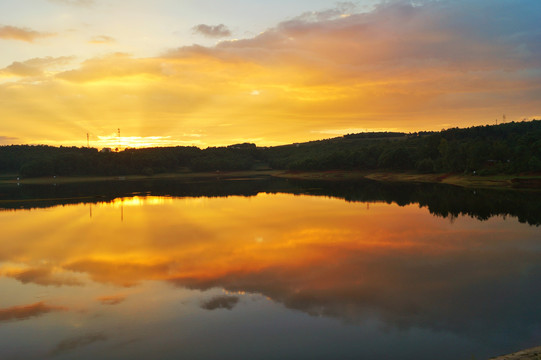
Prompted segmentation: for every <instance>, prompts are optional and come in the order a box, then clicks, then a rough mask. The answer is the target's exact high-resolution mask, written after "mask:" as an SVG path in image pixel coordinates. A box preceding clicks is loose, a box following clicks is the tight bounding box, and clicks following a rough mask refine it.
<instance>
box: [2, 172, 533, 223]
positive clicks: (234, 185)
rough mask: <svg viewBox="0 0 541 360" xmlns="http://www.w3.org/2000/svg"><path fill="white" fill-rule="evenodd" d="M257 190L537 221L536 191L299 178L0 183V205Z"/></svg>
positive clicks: (453, 214) (40, 205) (34, 205)
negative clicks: (47, 183)
mask: <svg viewBox="0 0 541 360" xmlns="http://www.w3.org/2000/svg"><path fill="white" fill-rule="evenodd" d="M258 193H291V194H306V195H315V196H331V197H336V198H341V199H345V200H346V201H355V202H357V201H358V202H386V203H389V204H390V203H396V204H398V205H399V206H405V205H409V204H419V206H421V207H427V208H428V209H429V211H430V212H431V213H432V214H434V215H437V216H442V217H446V218H447V217H449V218H451V219H454V218H456V217H458V216H460V215H469V216H471V217H474V218H476V219H479V220H486V219H489V218H491V217H493V216H513V217H517V218H518V219H519V221H521V222H527V223H528V224H530V225H540V224H541V193H540V192H533V191H517V190H512V191H509V190H491V189H477V190H473V189H466V188H461V187H456V186H450V185H441V184H412V183H382V182H376V181H368V180H363V181H332V182H331V181H305V180H286V179H277V178H269V177H265V178H254V179H241V180H239V179H212V180H209V179H202V180H199V181H198V180H190V181H187V180H165V179H159V180H158V179H157V180H146V181H112V182H92V183H84V184H62V185H55V186H52V185H26V186H19V187H14V186H4V187H1V188H0V209H5V210H8V209H32V208H44V207H51V206H57V205H65V204H78V203H98V202H108V201H112V200H114V199H116V198H121V197H131V196H170V197H223V196H255V195H257V194H258Z"/></svg>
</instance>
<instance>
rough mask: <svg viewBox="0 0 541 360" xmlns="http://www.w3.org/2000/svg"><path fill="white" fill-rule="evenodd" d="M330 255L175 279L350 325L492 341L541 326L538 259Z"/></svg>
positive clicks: (517, 255)
mask: <svg viewBox="0 0 541 360" xmlns="http://www.w3.org/2000/svg"><path fill="white" fill-rule="evenodd" d="M344 250H346V249H344ZM329 255H330V256H332V257H333V259H334V260H333V261H328V262H321V263H317V264H311V266H309V267H302V268H287V267H274V268H268V269H262V270H257V271H252V272H246V271H243V272H233V273H228V274H225V275H221V276H218V277H215V278H212V279H209V278H200V279H198V278H177V279H174V280H171V281H172V282H173V283H174V284H176V285H178V286H181V287H188V288H190V289H200V290H207V289H211V288H214V287H223V288H225V289H226V290H229V291H246V292H249V293H260V294H263V295H265V296H267V297H269V298H271V299H272V300H274V301H276V302H279V303H282V304H284V305H285V306H286V307H288V308H291V309H296V310H301V311H303V312H305V313H308V314H310V315H314V316H329V317H337V318H341V319H343V320H344V321H347V322H362V321H363V320H364V319H365V318H366V317H367V316H369V315H371V314H378V316H379V317H381V318H382V320H383V321H384V322H385V323H386V324H387V325H389V326H392V327H396V328H400V329H410V328H415V327H421V328H430V329H433V330H447V331H453V332H459V333H469V334H474V333H475V334H477V335H480V334H481V336H483V335H482V334H486V337H487V338H488V337H490V336H495V334H498V333H501V334H506V335H505V336H509V333H508V332H507V331H503V330H504V329H506V328H509V327H512V326H513V324H516V326H517V328H516V329H514V331H515V334H516V335H517V336H524V337H527V336H528V335H527V334H528V333H529V332H530V330H532V329H533V328H535V326H536V324H537V323H538V319H536V317H535V316H532V314H537V313H539V311H540V307H539V303H538V301H537V299H539V298H540V297H541V289H539V287H538V286H537V285H536V284H539V283H540V282H541V267H539V265H536V262H537V263H539V257H538V256H537V255H535V254H533V255H532V254H528V253H523V252H520V251H513V250H511V249H506V250H504V249H502V251H493V252H492V253H484V254H478V253H477V252H476V251H475V250H473V251H468V250H458V251H456V250H455V251H450V253H448V254H440V255H439V256H437V257H435V256H432V255H430V254H422V253H421V254H415V253H409V252H407V251H406V252H403V251H396V252H393V251H387V252H385V251H384V252H381V251H380V252H378V251H369V250H368V249H364V250H362V251H351V250H347V251H344V253H342V254H339V253H336V252H335V253H333V254H329ZM479 330H482V331H479ZM502 331H503V332H502Z"/></svg>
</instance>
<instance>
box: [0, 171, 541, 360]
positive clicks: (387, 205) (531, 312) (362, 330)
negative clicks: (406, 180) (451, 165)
mask: <svg viewBox="0 0 541 360" xmlns="http://www.w3.org/2000/svg"><path fill="white" fill-rule="evenodd" d="M92 186H95V188H92ZM115 186H116V188H115ZM81 189H83V190H81ZM111 189H113V190H111ZM137 190H138V191H137ZM85 191H86V192H85ZM0 194H1V195H2V197H3V199H4V202H3V204H2V206H3V208H2V209H0V229H1V237H0V275H1V277H0V294H1V295H0V359H3V360H4V359H25V360H26V359H45V358H55V359H57V358H58V359H239V358H241V359H242V358H244V359H417V360H418V359H472V358H475V359H485V358H489V357H491V356H495V355H501V354H504V353H507V352H512V351H515V350H518V349H521V348H525V347H531V346H536V345H540V344H541V301H540V298H541V228H540V227H539V226H538V225H539V222H538V221H539V220H538V217H539V216H540V213H538V212H537V210H539V206H540V204H541V202H539V201H538V200H539V199H538V197H539V195H538V194H534V193H517V192H511V193H507V192H501V193H498V192H496V193H494V192H492V193H491V192H476V191H472V190H460V189H457V188H438V187H420V186H414V187H396V186H394V187H393V186H391V185H376V184H375V183H348V184H346V183H343V184H340V183H334V184H331V185H321V184H314V183H304V184H303V183H300V184H292V183H291V182H281V183H278V184H276V183H273V182H269V181H267V180H261V181H257V180H256V181H240V182H239V181H237V182H234V181H222V182H219V183H212V182H211V183H207V184H194V183H184V184H177V183H167V184H155V183H147V184H143V185H134V184H132V183H128V182H124V183H119V184H116V185H114V186H113V185H88V186H87V187H82V186H80V185H79V186H75V185H74V186H71V187H69V186H64V187H62V186H58V187H54V188H53V187H51V186H49V187H41V188H35V187H34V188H32V187H25V188H20V187H19V188H17V189H8V190H2V191H0ZM59 197H60V198H61V199H58V198H59ZM34 198H35V199H41V200H31V199H34ZM55 199H56V200H55ZM6 200H8V201H6ZM487 204H489V205H487Z"/></svg>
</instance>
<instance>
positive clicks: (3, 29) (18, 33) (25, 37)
mask: <svg viewBox="0 0 541 360" xmlns="http://www.w3.org/2000/svg"><path fill="white" fill-rule="evenodd" d="M54 35H55V34H51V33H45V32H40V31H36V30H32V29H28V28H21V27H16V26H0V39H5V40H19V41H26V42H34V41H35V40H37V39H40V38H44V37H50V36H54Z"/></svg>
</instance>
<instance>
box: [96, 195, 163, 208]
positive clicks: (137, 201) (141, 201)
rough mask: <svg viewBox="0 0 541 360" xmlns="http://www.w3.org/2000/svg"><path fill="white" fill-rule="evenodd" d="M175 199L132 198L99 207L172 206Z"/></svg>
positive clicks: (113, 201)
mask: <svg viewBox="0 0 541 360" xmlns="http://www.w3.org/2000/svg"><path fill="white" fill-rule="evenodd" d="M172 203H173V198H170V197H166V196H134V197H132V198H118V199H114V200H112V201H111V202H102V203H98V204H97V205H98V206H99V207H109V206H113V207H120V206H143V205H165V204H172Z"/></svg>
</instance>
